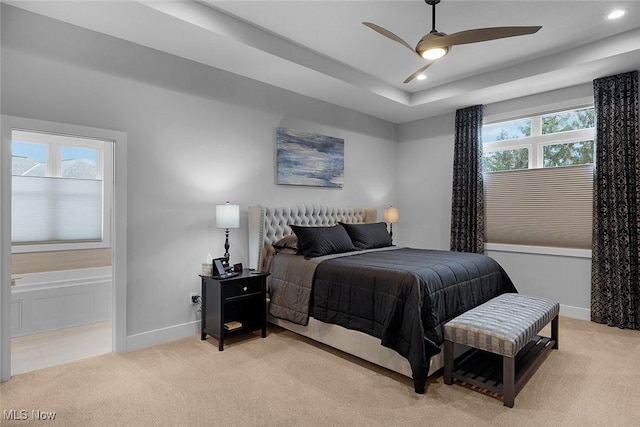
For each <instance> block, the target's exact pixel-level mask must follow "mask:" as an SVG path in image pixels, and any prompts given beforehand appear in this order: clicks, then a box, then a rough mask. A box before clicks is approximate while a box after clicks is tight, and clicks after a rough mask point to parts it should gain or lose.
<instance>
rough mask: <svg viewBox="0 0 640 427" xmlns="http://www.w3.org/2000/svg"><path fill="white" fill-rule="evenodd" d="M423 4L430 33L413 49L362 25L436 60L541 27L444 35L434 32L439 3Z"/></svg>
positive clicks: (376, 28)
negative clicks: (428, 15) (453, 51)
mask: <svg viewBox="0 0 640 427" xmlns="http://www.w3.org/2000/svg"><path fill="white" fill-rule="evenodd" d="M424 1H425V3H427V4H428V5H430V6H431V8H432V14H431V31H430V32H429V33H427V34H425V35H424V36H423V37H422V38H421V39H420V41H419V42H418V44H417V45H416V47H415V49H414V48H413V47H411V45H410V44H409V43H407V42H406V41H404V40H402V39H401V38H400V37H398V36H397V35H395V34H393V33H392V32H391V31H389V30H387V29H385V28H382V27H381V26H379V25H376V24H372V23H371V22H363V24H364V25H366V26H367V27H369V28H371V29H372V30H374V31H377V32H378V33H380V34H382V35H383V36H385V37H387V38H389V39H391V40H393V41H395V42H398V43H400V44H401V45H403V46H405V47H406V48H408V49H409V50H410V51H412V52H414V53H416V54H418V56H420V57H421V58H424V59H429V60H432V61H434V60H436V59H438V58H442V57H443V56H445V55H446V54H447V53H449V52H450V51H451V48H452V47H453V46H455V45H460V44H469V43H478V42H484V41H488V40H496V39H503V38H506V37H515V36H524V35H527V34H533V33H535V32H537V31H538V30H539V29H540V28H542V27H541V26H533V27H490V28H476V29H473V30H466V31H460V32H457V33H453V34H445V33H442V32H440V31H438V30H436V5H437V4H438V3H440V0H424ZM432 64H433V62H430V63H428V64H427V65H425V66H424V67H422V68H420V69H419V70H418V71H416V72H415V73H413V74H411V75H410V76H409V77H407V78H406V80H405V81H404V83H409V82H410V81H411V80H413V79H414V78H416V77H417V76H418V75H420V74H422V73H423V72H424V71H425V70H426V69H427V68H429V67H430V66H431V65H432Z"/></svg>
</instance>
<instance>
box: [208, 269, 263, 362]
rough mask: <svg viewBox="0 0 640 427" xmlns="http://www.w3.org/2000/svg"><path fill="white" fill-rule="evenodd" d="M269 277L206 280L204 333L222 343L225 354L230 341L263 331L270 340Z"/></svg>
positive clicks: (247, 273) (250, 275) (242, 275)
mask: <svg viewBox="0 0 640 427" xmlns="http://www.w3.org/2000/svg"><path fill="white" fill-rule="evenodd" d="M267 276H269V273H260V272H256V271H249V270H245V271H243V272H242V273H240V274H239V275H238V276H235V277H230V278H228V279H214V278H212V277H208V276H200V277H202V330H201V331H202V332H201V335H200V339H202V340H204V339H206V337H207V334H209V335H211V336H212V337H214V338H216V339H217V340H218V350H220V351H222V350H224V339H225V338H226V337H229V336H232V335H236V334H240V333H243V332H252V331H256V330H258V329H262V338H265V337H266V336H267V306H266V294H267Z"/></svg>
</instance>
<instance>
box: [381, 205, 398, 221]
mask: <svg viewBox="0 0 640 427" xmlns="http://www.w3.org/2000/svg"><path fill="white" fill-rule="evenodd" d="M399 220H400V212H399V211H398V208H394V207H393V206H389V207H388V208H384V222H386V223H387V224H396V223H397V222H398V221H399Z"/></svg>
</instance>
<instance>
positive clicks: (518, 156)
mask: <svg viewBox="0 0 640 427" xmlns="http://www.w3.org/2000/svg"><path fill="white" fill-rule="evenodd" d="M594 123H595V117H594V110H593V108H584V109H576V110H571V111H564V112H560V113H553V114H546V115H540V116H535V117H530V118H526V119H518V120H513V121H508V122H501V123H495V124H489V125H485V126H483V127H482V139H483V140H482V142H483V145H482V148H483V152H484V158H483V170H484V172H499V171H505V170H516V169H534V168H546V167H558V166H570V165H582V164H587V163H593V148H594V146H593V127H594ZM525 164H526V165H527V166H525Z"/></svg>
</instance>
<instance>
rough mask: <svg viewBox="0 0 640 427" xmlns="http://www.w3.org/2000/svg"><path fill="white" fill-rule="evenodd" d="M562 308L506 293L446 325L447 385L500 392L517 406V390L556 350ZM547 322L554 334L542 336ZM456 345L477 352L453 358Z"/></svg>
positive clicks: (445, 363)
mask: <svg viewBox="0 0 640 427" xmlns="http://www.w3.org/2000/svg"><path fill="white" fill-rule="evenodd" d="M559 312H560V305H559V304H558V303H557V302H553V301H549V300H545V299H542V298H536V297H531V296H526V295H522V294H502V295H499V296H497V297H495V298H493V299H491V300H489V301H487V302H485V303H484V304H481V305H479V306H477V307H475V308H473V309H471V310H469V311H467V312H465V313H463V314H461V315H460V316H458V317H456V318H455V319H453V320H451V321H450V322H448V323H446V324H445V325H444V340H445V341H444V382H445V384H449V385H450V384H453V380H454V379H456V380H459V381H462V382H465V383H467V384H470V385H473V386H476V387H480V388H483V389H485V390H489V391H491V392H494V393H499V394H501V395H502V397H503V402H504V405H505V406H508V407H510V408H513V403H514V399H515V394H516V392H517V391H518V390H519V389H520V387H521V386H522V385H523V384H524V382H525V381H526V380H527V379H528V378H529V376H530V375H531V374H532V373H533V370H534V369H535V368H536V367H537V366H538V365H539V364H540V363H542V360H543V356H544V355H546V354H547V353H548V352H549V351H551V349H552V348H554V349H557V348H558V313H559ZM549 322H551V337H550V338H548V337H540V336H538V335H537V333H538V332H540V330H541V329H542V328H544V326H545V325H547V324H548V323H549ZM454 344H462V345H465V346H468V347H471V348H472V349H473V350H471V351H469V352H467V353H465V354H463V355H462V356H460V357H459V358H458V359H455V360H454ZM500 359H502V364H500V363H499V362H500ZM500 368H502V369H500Z"/></svg>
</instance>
